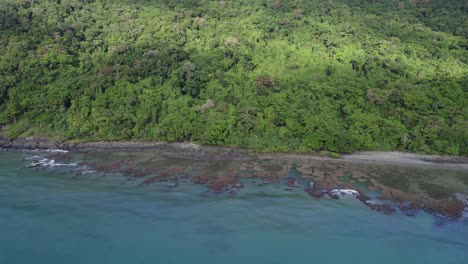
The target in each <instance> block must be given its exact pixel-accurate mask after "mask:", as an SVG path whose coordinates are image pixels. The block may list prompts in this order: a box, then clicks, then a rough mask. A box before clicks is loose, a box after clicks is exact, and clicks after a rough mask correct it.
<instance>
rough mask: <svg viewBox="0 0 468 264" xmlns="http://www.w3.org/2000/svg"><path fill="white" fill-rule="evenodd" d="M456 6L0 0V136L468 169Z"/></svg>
mask: <svg viewBox="0 0 468 264" xmlns="http://www.w3.org/2000/svg"><path fill="white" fill-rule="evenodd" d="M467 14H468V2H467V1H465V0H2V1H1V3H0V127H1V133H2V135H3V137H6V138H9V139H14V138H16V137H18V136H28V135H41V136H46V137H50V138H54V139H59V140H69V141H77V142H79V141H97V140H105V141H131V140H139V141H170V142H172V141H190V142H197V143H200V144H209V145H224V146H239V147H246V148H251V149H255V150H262V151H281V152H299V153H305V152H315V151H321V150H323V151H333V152H352V151H357V150H383V151H389V150H400V151H410V152H419V153H443V154H454V155H466V154H468V67H467V62H468V41H467V36H468V22H467V17H468V15H467Z"/></svg>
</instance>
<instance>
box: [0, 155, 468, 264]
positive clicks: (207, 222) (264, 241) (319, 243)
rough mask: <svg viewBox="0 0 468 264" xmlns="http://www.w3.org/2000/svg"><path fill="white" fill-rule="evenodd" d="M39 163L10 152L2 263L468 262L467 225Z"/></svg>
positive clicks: (1, 174)
mask: <svg viewBox="0 0 468 264" xmlns="http://www.w3.org/2000/svg"><path fill="white" fill-rule="evenodd" d="M34 155H38V156H41V155H45V154H42V153H20V152H0V186H1V191H0V263H8V264H13V263H242V262H243V263H344V262H348V263H464V262H466V261H467V259H468V221H467V219H466V218H463V219H459V220H449V219H446V218H443V217H440V216H435V215H430V214H428V213H424V212H419V213H418V214H417V215H416V216H414V217H408V216H405V215H404V214H402V213H396V214H393V215H386V214H383V213H379V212H376V211H372V210H369V209H368V208H367V207H365V206H364V205H363V204H362V203H360V202H359V201H357V200H355V199H352V198H349V199H346V198H345V199H341V200H338V201H334V200H330V199H322V200H315V199H312V198H311V197H309V196H308V195H307V194H305V193H304V192H303V190H294V191H293V192H285V191H284V186H283V187H281V186H277V185H275V184H269V185H266V186H262V187H258V186H246V188H244V189H241V190H238V191H237V192H236V193H235V194H227V193H225V194H215V193H213V192H211V191H209V190H207V189H206V187H204V186H201V185H194V184H192V183H190V181H183V182H181V183H180V185H179V186H178V187H177V188H167V187H166V184H165V183H155V184H151V185H146V186H142V185H141V184H139V182H138V181H136V180H129V179H128V178H126V177H123V176H122V175H120V174H117V173H95V172H90V173H88V174H85V175H82V176H79V177H77V176H76V175H75V174H76V171H75V168H74V166H73V165H71V166H56V167H50V168H44V169H37V168H27V166H28V165H29V164H31V160H30V158H31V157H32V156H34ZM78 159H80V156H79V155H77V156H75V157H74V160H71V161H69V162H68V163H67V164H73V163H74V162H75V161H77V160H78ZM395 166H396V165H395ZM249 184H251V183H246V185H249ZM252 185H253V184H252Z"/></svg>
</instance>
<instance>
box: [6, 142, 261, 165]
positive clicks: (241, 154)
mask: <svg viewBox="0 0 468 264" xmlns="http://www.w3.org/2000/svg"><path fill="white" fill-rule="evenodd" d="M0 149H3V150H19V151H21V150H23V151H24V150H64V151H73V152H102V151H105V152H108V151H144V150H148V151H150V150H152V151H158V152H160V153H161V154H162V155H164V156H166V157H168V158H185V159H194V160H249V159H256V158H257V155H255V154H253V153H252V152H251V151H249V150H247V149H241V148H236V147H219V146H201V145H197V144H193V143H167V142H137V141H135V142H132V141H127V142H86V143H73V142H66V141H64V142H58V141H54V140H50V139H46V138H41V137H21V138H16V139H15V140H7V139H5V138H1V137H0Z"/></svg>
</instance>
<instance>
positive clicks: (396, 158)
mask: <svg viewBox="0 0 468 264" xmlns="http://www.w3.org/2000/svg"><path fill="white" fill-rule="evenodd" d="M0 150H6V151H8V150H11V151H49V152H56V153H50V154H48V155H47V156H46V157H45V158H41V159H39V158H38V159H37V160H33V161H32V163H31V164H30V165H29V167H30V168H39V169H42V168H52V167H55V166H72V167H73V168H75V169H77V172H76V175H75V176H77V177H80V176H83V175H86V174H88V173H89V172H90V171H92V172H101V173H107V172H117V173H121V174H122V175H124V176H125V177H128V178H129V179H133V180H134V179H140V180H141V185H142V186H145V185H151V184H153V183H156V182H164V183H165V184H166V187H168V188H175V187H177V186H178V184H179V182H180V181H189V182H192V183H194V184H200V185H205V186H206V187H207V189H208V190H210V191H212V192H213V193H223V192H227V193H231V194H232V193H235V192H236V190H237V189H239V188H243V187H244V183H246V182H248V183H249V184H253V185H256V186H259V187H261V186H264V185H267V184H269V183H275V184H279V185H280V186H284V189H285V191H288V192H292V191H294V189H297V188H299V189H303V190H304V192H306V193H307V194H308V195H309V196H311V197H313V198H315V199H321V198H325V199H328V198H329V199H334V200H338V199H340V197H342V196H350V197H354V198H356V199H357V200H359V201H361V202H362V203H363V204H364V205H365V206H367V207H369V208H370V209H372V210H376V211H380V212H384V213H387V214H391V213H393V212H395V211H397V210H400V211H402V212H403V213H405V214H407V215H410V216H411V215H414V213H415V212H417V211H418V210H424V211H428V212H435V213H437V214H441V215H443V216H446V217H448V218H453V219H456V218H461V217H463V216H464V215H465V214H466V213H467V212H468V211H467V208H468V207H467V206H468V198H467V196H466V194H465V193H466V189H462V187H460V186H461V185H460V184H462V185H463V186H465V185H464V183H463V180H462V178H463V179H466V178H465V176H468V162H467V157H458V156H457V157H453V156H437V155H420V154H412V153H401V152H378V151H370V152H356V153H353V154H346V155H343V156H341V157H339V158H332V157H327V156H323V155H319V154H315V155H314V154H293V153H261V154H258V153H255V152H254V151H252V150H248V149H241V148H235V147H219V146H202V145H197V144H193V143H164V142H88V143H71V142H56V141H53V140H49V139H44V138H38V137H29V138H19V139H16V140H13V141H8V140H2V139H1V138H0ZM67 152H72V153H73V152H74V153H78V154H80V155H81V154H83V155H84V157H87V158H85V159H83V160H80V161H79V162H77V163H69V162H70V159H71V155H70V153H67ZM140 152H141V154H142V155H137V156H135V155H132V154H136V153H140ZM153 152H156V153H157V154H158V155H156V157H159V158H155V156H154V155H152V154H153ZM114 154H115V155H117V156H114V159H112V158H111V159H109V157H110V156H112V155H114ZM122 154H124V155H122ZM127 154H130V155H127ZM147 154H151V155H147ZM100 157H104V158H103V159H102V158H100ZM148 158H149V159H148ZM161 158H162V159H161ZM166 158H169V159H166ZM174 159H180V160H179V161H174ZM148 161H150V162H148ZM446 170H447V171H451V174H450V175H451V176H450V175H449V178H450V179H448V178H447V179H444V182H445V181H447V183H446V185H447V186H449V187H447V186H446V185H443V184H442V185H441V184H440V182H438V181H437V179H438V178H437V177H438V176H439V175H440V174H439V173H440V172H441V171H446ZM431 173H432V174H431ZM431 175H432V176H431ZM434 175H435V176H434ZM413 176H414V177H413ZM426 176H427V177H426ZM460 177H462V178H460ZM414 186H416V187H414ZM418 186H419V187H418ZM444 186H445V187H444ZM377 194H378V196H377V197H374V196H375V195H377ZM327 197H328V198H327Z"/></svg>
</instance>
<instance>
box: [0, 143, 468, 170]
mask: <svg viewBox="0 0 468 264" xmlns="http://www.w3.org/2000/svg"><path fill="white" fill-rule="evenodd" d="M0 150H17V151H30V150H39V151H48V150H49V151H50V150H63V151H72V152H106V151H151V150H154V151H159V152H161V153H162V154H163V155H164V156H167V157H170V158H186V159H193V160H207V161H210V160H267V159H275V158H291V159H301V160H302V159H314V160H341V161H347V162H365V163H369V162H371V163H386V164H406V165H439V166H450V167H457V168H462V169H466V170H468V157H467V156H448V155H426V154H417V153H406V152H397V151H360V152H354V153H351V154H343V155H341V156H340V157H339V158H332V157H329V156H322V155H319V154H318V153H309V154H296V153H279V152H278V153H257V152H255V151H254V150H251V149H244V148H238V147H226V146H208V145H199V144H196V143H185V142H143V141H111V142H109V141H97V142H83V143H73V142H67V141H63V142H59V141H55V140H51V139H47V138H42V137H35V136H31V137H19V138H16V139H14V140H8V139H5V138H2V137H0Z"/></svg>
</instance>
